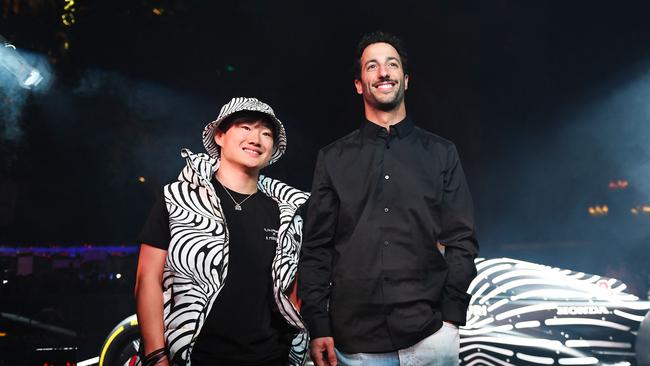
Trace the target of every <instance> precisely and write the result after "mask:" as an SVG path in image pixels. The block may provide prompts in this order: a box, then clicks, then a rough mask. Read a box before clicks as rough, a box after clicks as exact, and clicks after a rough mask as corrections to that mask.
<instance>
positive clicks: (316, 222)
mask: <svg viewBox="0 0 650 366" xmlns="http://www.w3.org/2000/svg"><path fill="white" fill-rule="evenodd" d="M338 212H339V198H338V195H337V194H336V192H335V190H334V187H333V186H332V182H331V179H330V175H329V174H328V172H327V167H326V164H325V158H324V155H323V152H322V151H321V152H320V153H319V154H318V159H317V161H316V167H315V169H314V179H313V183H312V191H311V196H310V198H309V202H308V206H307V213H306V215H305V222H304V233H303V245H302V254H301V258H300V261H299V264H298V296H299V297H300V298H301V300H302V308H301V315H302V317H303V319H304V320H305V322H306V324H307V329H308V330H309V333H310V337H311V338H312V339H313V338H318V337H328V336H331V335H332V334H331V330H330V318H329V312H328V303H329V296H330V280H331V271H332V257H333V240H334V236H335V234H336V224H337V221H338Z"/></svg>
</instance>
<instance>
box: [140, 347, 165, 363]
mask: <svg viewBox="0 0 650 366" xmlns="http://www.w3.org/2000/svg"><path fill="white" fill-rule="evenodd" d="M168 354H169V353H168V352H167V348H165V347H163V348H158V349H157V350H155V351H152V352H150V353H149V354H148V355H145V356H143V357H142V365H143V366H154V365H156V364H157V363H158V362H160V360H162V359H163V358H165V357H167V355H168Z"/></svg>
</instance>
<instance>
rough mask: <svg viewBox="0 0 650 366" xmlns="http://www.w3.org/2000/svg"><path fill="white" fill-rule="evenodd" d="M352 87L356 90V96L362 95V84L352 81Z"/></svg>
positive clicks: (359, 81)
mask: <svg viewBox="0 0 650 366" xmlns="http://www.w3.org/2000/svg"><path fill="white" fill-rule="evenodd" d="M354 87H355V88H356V89H357V94H359V95H362V94H363V83H362V82H361V80H359V79H354Z"/></svg>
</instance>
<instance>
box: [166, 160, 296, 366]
mask: <svg viewBox="0 0 650 366" xmlns="http://www.w3.org/2000/svg"><path fill="white" fill-rule="evenodd" d="M181 155H182V156H183V157H184V158H185V159H186V163H187V165H186V166H185V168H184V169H183V170H182V171H181V173H180V174H179V177H178V181H177V182H174V183H171V184H168V185H166V186H165V187H164V195H165V203H166V206H167V210H168V211H169V227H170V231H171V237H172V238H171V242H170V244H169V249H168V252H167V260H166V263H165V270H164V273H163V291H164V323H165V337H166V340H167V347H168V349H169V354H170V360H171V361H172V364H173V365H190V355H191V352H192V346H193V345H194V342H195V340H196V338H197V337H198V335H199V334H200V332H201V327H202V326H203V324H204V321H205V319H206V318H207V315H208V314H209V312H210V309H211V308H212V304H213V303H214V300H215V299H216V297H217V296H218V295H219V292H220V291H221V289H222V288H223V285H224V282H225V280H226V278H227V275H228V228H227V226H226V222H225V219H224V216H223V214H222V209H221V204H220V202H219V199H218V198H217V195H216V192H215V191H214V187H213V186H212V184H211V183H210V180H211V178H212V175H213V174H214V172H215V171H216V169H217V167H218V160H217V159H214V158H212V157H210V156H208V155H207V154H193V153H192V152H191V151H189V150H186V149H184V150H183V151H182V152H181ZM258 189H259V190H260V191H261V192H263V193H264V194H266V195H267V196H269V197H270V198H272V199H273V200H274V201H275V202H277V203H278V207H279V210H280V227H279V229H278V242H277V245H276V253H275V257H274V260H273V263H272V271H271V272H272V273H270V275H271V276H272V283H273V295H274V300H275V302H276V304H277V306H278V308H279V310H280V312H281V314H282V315H283V316H284V318H285V319H286V321H287V323H289V324H291V325H292V326H294V327H295V328H296V329H298V330H299V333H298V335H297V336H296V337H295V338H294V340H293V342H292V349H291V352H290V355H289V365H302V364H303V363H304V360H305V358H306V355H307V345H308V340H309V339H308V335H307V331H306V329H305V326H304V323H303V321H302V319H301V317H300V315H299V313H298V311H297V310H296V309H295V307H294V306H293V304H291V302H290V301H289V299H288V297H287V296H286V295H285V291H286V290H287V289H288V288H289V287H290V286H291V284H292V282H293V280H294V278H295V275H296V271H297V262H298V254H299V252H300V245H301V242H302V237H301V236H302V218H301V217H300V216H298V215H296V211H297V209H298V207H300V205H302V204H303V203H304V202H305V201H306V200H307V198H308V197H309V194H308V193H305V192H302V191H300V190H297V189H295V188H292V187H290V186H288V185H286V184H284V183H282V182H280V181H277V180H274V179H271V178H268V177H264V176H260V178H259V181H258Z"/></svg>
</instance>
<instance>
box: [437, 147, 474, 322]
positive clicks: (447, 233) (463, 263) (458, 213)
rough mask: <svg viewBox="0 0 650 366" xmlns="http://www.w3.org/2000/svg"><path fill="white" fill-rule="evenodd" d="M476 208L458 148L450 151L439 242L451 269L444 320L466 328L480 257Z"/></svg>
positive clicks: (444, 294)
mask: <svg viewBox="0 0 650 366" xmlns="http://www.w3.org/2000/svg"><path fill="white" fill-rule="evenodd" d="M473 211H474V209H473V204H472V197H471V195H470V192H469V188H468V186H467V182H466V180H465V174H464V173H463V169H462V167H461V164H460V159H459V158H458V152H457V151H456V147H455V146H454V145H450V146H449V148H448V150H447V161H446V166H445V172H444V188H443V199H442V207H441V219H442V223H441V232H440V235H439V236H438V240H439V242H440V243H441V244H442V245H444V247H445V261H446V262H447V266H448V268H449V274H448V276H447V281H446V282H445V285H444V288H443V291H442V299H441V301H440V306H441V310H442V319H443V320H446V321H451V322H454V323H456V324H459V325H465V321H466V317H467V307H468V306H469V301H470V299H471V296H470V295H469V294H467V293H466V291H467V288H468V287H469V284H470V282H471V281H472V279H474V277H476V266H475V265H474V258H476V256H477V255H478V241H477V240H476V237H475V228H474V212H473Z"/></svg>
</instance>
